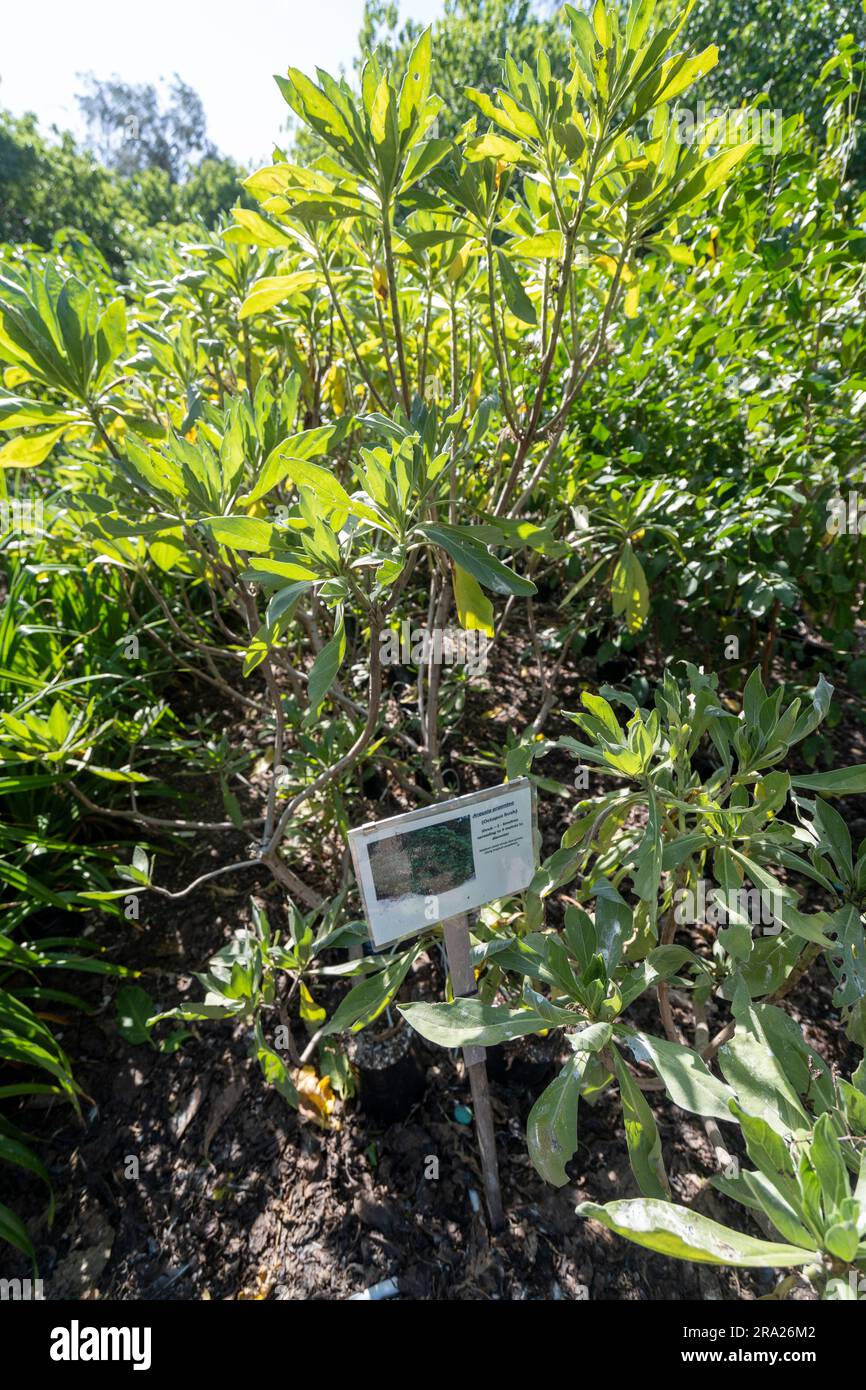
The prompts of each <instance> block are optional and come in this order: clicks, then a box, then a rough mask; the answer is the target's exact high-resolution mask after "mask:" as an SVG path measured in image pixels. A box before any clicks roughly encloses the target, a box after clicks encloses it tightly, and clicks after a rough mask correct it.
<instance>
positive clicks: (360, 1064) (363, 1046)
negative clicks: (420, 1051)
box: [347, 1020, 427, 1124]
mask: <svg viewBox="0 0 866 1390" xmlns="http://www.w3.org/2000/svg"><path fill="white" fill-rule="evenodd" d="M347 1050H348V1053H349V1060H350V1062H351V1063H352V1066H353V1067H354V1068H355V1071H356V1073H357V1076H358V1101H359V1104H360V1106H361V1109H362V1110H363V1111H364V1114H365V1115H369V1116H370V1118H371V1119H374V1120H378V1121H381V1123H383V1124H394V1123H395V1122H396V1121H398V1120H404V1119H405V1118H406V1116H407V1115H408V1113H409V1111H410V1110H411V1109H412V1106H413V1105H414V1104H415V1103H416V1101H418V1100H420V1098H421V1096H422V1095H423V1094H424V1089H425V1087H426V1085H427V1078H426V1076H425V1073H424V1069H423V1067H422V1066H421V1063H420V1062H419V1061H418V1058H417V1057H416V1055H415V1049H414V1037H413V1033H412V1030H411V1028H409V1027H407V1025H406V1024H405V1023H403V1021H402V1020H401V1021H400V1022H399V1023H396V1024H394V1025H393V1026H391V1027H383V1028H375V1029H374V1028H367V1029H365V1030H364V1032H363V1033H357V1034H356V1035H355V1036H354V1037H353V1038H351V1039H350V1041H349V1044H348V1049H347Z"/></svg>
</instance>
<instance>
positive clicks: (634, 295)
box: [625, 280, 640, 319]
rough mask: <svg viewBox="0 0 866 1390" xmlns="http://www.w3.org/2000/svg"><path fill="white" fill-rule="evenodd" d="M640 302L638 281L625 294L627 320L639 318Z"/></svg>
mask: <svg viewBox="0 0 866 1390" xmlns="http://www.w3.org/2000/svg"><path fill="white" fill-rule="evenodd" d="M639 300H640V284H639V282H638V281H637V280H635V281H634V283H633V284H631V285H629V287H628V289H627V290H626V293H625V316H626V318H627V319H636V318H637V309H638V302H639Z"/></svg>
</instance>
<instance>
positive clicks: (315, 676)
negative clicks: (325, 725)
mask: <svg viewBox="0 0 866 1390" xmlns="http://www.w3.org/2000/svg"><path fill="white" fill-rule="evenodd" d="M345 655H346V629H345V624H344V622H343V614H342V613H340V615H339V617H338V619H337V625H336V627H335V628H334V635H333V637H332V638H331V640H330V641H329V642H327V643H326V644H325V646H324V647H323V648H322V650H321V651H320V652H319V654H318V656H317V657H316V659H315V661H314V662H313V668H312V670H311V671H310V679H309V681H308V683H307V697H308V699H309V702H310V705H309V718H311V719H315V717H316V715H317V714H318V712H319V706H320V704H321V703H322V701H323V700H324V698H325V696H326V695H327V693H328V691H329V690H330V688H331V686H332V685H333V684H334V681H335V680H336V678H337V672H338V671H339V669H340V667H341V666H342V664H343V657H344V656H345Z"/></svg>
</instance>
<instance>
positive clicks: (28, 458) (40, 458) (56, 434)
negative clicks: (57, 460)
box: [0, 425, 69, 468]
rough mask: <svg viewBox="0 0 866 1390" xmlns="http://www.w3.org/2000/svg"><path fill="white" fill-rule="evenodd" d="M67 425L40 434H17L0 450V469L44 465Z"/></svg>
mask: <svg viewBox="0 0 866 1390" xmlns="http://www.w3.org/2000/svg"><path fill="white" fill-rule="evenodd" d="M68 428H69V426H68V425H58V427H57V428H56V429H53V430H44V431H43V432H42V433H41V434H18V435H16V436H15V438H14V439H9V440H7V441H6V443H5V444H4V445H3V447H2V448H0V468H35V467H36V466H37V464H40V463H44V462H45V460H46V459H47V457H48V455H49V454H50V453H51V450H52V449H53V448H54V445H55V444H56V443H57V441H58V439H59V438H60V436H61V435H62V434H63V433H64V431H65V430H67V429H68Z"/></svg>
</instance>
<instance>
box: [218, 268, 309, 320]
mask: <svg viewBox="0 0 866 1390" xmlns="http://www.w3.org/2000/svg"><path fill="white" fill-rule="evenodd" d="M318 279H319V275H318V272H317V271H315V270H296V271H294V272H293V273H292V274H291V275H266V276H264V278H263V279H261V280H257V281H256V283H255V284H254V285H253V288H252V289H251V290H250V292H249V294H248V295H247V297H246V299H245V300H244V302H243V304H242V305H241V307H240V311H239V313H238V318H241V319H249V318H253V316H254V315H255V314H262V313H264V312H265V310H266V309H272V308H273V306H274V305H275V304H282V302H283V300H285V299H289V298H290V297H291V296H292V295H293V294H299V293H300V292H301V291H302V290H308V289H310V288H311V286H313V285H315V284H316V282H317V281H318Z"/></svg>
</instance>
